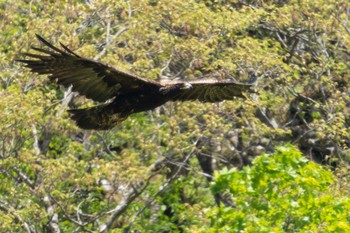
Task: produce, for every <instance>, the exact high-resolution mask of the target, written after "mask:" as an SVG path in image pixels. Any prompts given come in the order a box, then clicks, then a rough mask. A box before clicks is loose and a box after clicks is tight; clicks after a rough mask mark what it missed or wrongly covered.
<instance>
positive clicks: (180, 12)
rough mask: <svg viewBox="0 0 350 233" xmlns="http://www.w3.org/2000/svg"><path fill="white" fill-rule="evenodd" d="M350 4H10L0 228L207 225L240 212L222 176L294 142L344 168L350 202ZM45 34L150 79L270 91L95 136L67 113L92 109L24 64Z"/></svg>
mask: <svg viewBox="0 0 350 233" xmlns="http://www.w3.org/2000/svg"><path fill="white" fill-rule="evenodd" d="M348 9H349V1H346V0H341V1H319V0H299V1H295V0H290V1H236V0H221V1H209V0H207V1H194V0H191V1H184V0H173V1H158V0H128V1H125V0H114V1H106V0H95V1H76V0H71V1H49V2H47V1H41V0H36V1H14V0H6V1H5V0H0V29H1V31H2V34H1V36H0V67H1V69H0V97H1V100H0V119H1V120H0V177H1V183H0V218H1V219H2V224H1V226H0V231H1V232H10V231H12V232H23V231H26V232H45V231H46V232H74V231H75V232H79V231H80V232H82V231H95V232H96V231H100V232H107V231H111V232H113V231H114V232H120V231H123V230H125V231H152V230H154V229H155V230H159V232H166V231H173V232H176V231H179V232H180V231H186V230H188V229H201V227H203V225H209V224H210V221H209V220H210V219H208V218H207V216H206V212H208V211H209V212H210V209H212V208H214V207H215V206H217V205H220V206H221V205H225V206H227V208H229V209H230V211H232V209H231V204H232V203H231V202H230V201H231V199H232V196H231V197H230V195H227V194H226V191H221V192H216V193H214V194H212V193H211V192H210V188H209V182H211V181H212V179H213V173H214V171H216V170H221V169H224V168H227V169H228V171H230V169H231V168H232V167H237V168H239V169H242V168H243V167H245V166H247V165H249V164H251V161H252V160H253V159H254V158H255V157H256V156H259V155H260V154H262V153H273V152H274V150H275V147H276V146H278V145H281V144H285V143H286V142H290V143H291V144H293V145H295V146H296V147H297V148H298V149H300V150H301V152H302V153H303V154H304V155H305V157H307V158H308V159H310V160H314V161H317V162H319V163H323V164H330V165H332V166H333V169H334V170H335V175H336V176H337V177H339V179H335V178H332V179H331V180H333V186H336V187H339V191H337V192H338V193H339V197H341V196H342V195H344V196H345V195H347V192H346V190H347V187H348V184H349V180H348V178H347V176H346V174H347V173H348V161H349V145H350V140H349V138H350V135H349V131H348V130H347V129H348V128H349V125H350V118H349V115H350V114H349V106H350V97H349V81H348V80H349V70H350V69H349V65H350V64H349V61H350V55H349V52H348V51H349V50H350V49H349V46H350V28H349V13H348V12H349V11H348ZM35 33H37V34H40V35H42V36H43V37H45V38H47V39H48V40H49V41H51V42H52V43H54V44H58V42H59V41H60V42H62V43H64V44H66V45H67V46H69V47H70V48H72V49H73V50H74V51H75V52H77V53H79V54H81V55H83V56H86V57H91V58H95V59H98V60H101V61H103V62H106V63H110V64H112V65H114V66H116V67H119V68H121V69H124V70H128V71H131V72H133V73H135V74H138V75H141V76H144V77H147V78H150V79H156V78H160V77H163V78H164V76H166V77H168V78H182V79H194V78H206V77H216V78H235V79H236V80H238V81H241V82H248V81H249V80H251V78H252V77H254V76H255V77H257V81H256V83H255V89H256V91H257V92H258V93H257V94H252V95H250V96H248V99H247V100H245V101H242V100H235V101H226V102H223V103H220V104H200V103H197V102H193V103H181V104H177V103H169V104H167V105H165V106H163V107H160V108H158V109H157V110H156V111H153V112H147V113H140V114H135V115H133V116H131V117H130V118H129V119H127V120H126V121H125V122H123V124H121V125H120V126H118V127H116V128H115V129H113V130H110V131H107V132H96V131H82V130H80V129H78V128H77V127H76V126H75V125H74V123H73V122H72V121H70V120H69V116H68V114H67V113H66V112H65V110H66V109H67V108H68V107H80V106H89V105H91V102H89V100H86V99H84V98H82V97H77V96H76V94H75V93H71V92H70V90H65V89H61V88H57V86H56V85H55V84H53V83H51V82H49V81H48V80H47V78H46V77H42V76H38V75H36V74H32V73H29V71H28V70H27V69H24V68H23V67H22V66H21V65H20V64H18V63H16V62H15V59H17V58H22V57H21V56H22V55H21V53H22V52H27V51H28V50H29V49H30V46H33V45H34V46H38V42H36V41H34V40H33V38H35V35H34V34H35ZM245 169H248V168H245ZM309 175H310V177H313V175H312V174H309ZM284 177H285V178H286V179H287V177H288V176H284ZM265 179H267V178H265ZM287 181H288V180H286V181H285V183H288V182H287ZM281 182H282V183H283V181H281ZM318 182H321V181H318ZM322 182H323V181H322ZM322 182H321V183H322ZM325 182H326V181H325ZM285 183H284V184H285ZM327 184H329V183H327V182H326V183H322V187H323V188H322V190H319V193H322V192H327V190H326V185H327ZM281 188H282V187H281ZM341 194H342V195H341ZM286 195H287V194H286ZM291 197H292V196H291ZM320 198H321V197H320V195H318V194H317V193H316V194H314V195H313V196H312V195H311V196H310V200H311V199H312V200H319V201H320V200H321V199H320ZM279 200H280V201H284V200H281V199H279ZM288 201H290V200H285V202H283V203H286V204H285V205H286V208H287V207H288V203H289V202H288ZM329 203H332V199H330V202H329ZM272 204H274V207H275V208H277V207H278V206H280V205H282V203H276V202H274V201H272ZM299 205H301V204H299ZM330 205H331V204H330ZM345 206H346V205H345ZM220 208H223V207H222V206H221V207H220ZM220 208H219V209H213V211H221V209H220ZM293 208H297V207H293ZM300 208H301V207H300ZM344 208H345V207H344ZM253 210H254V209H252V211H253ZM246 211H248V210H247V209H246ZM276 211H277V210H276ZM330 212H331V211H330ZM213 213H214V212H213ZM245 213H248V212H245ZM339 213H340V214H339V215H340V218H343V217H342V216H343V215H342V214H343V212H341V211H339ZM230 216H231V215H230ZM222 217H225V216H224V214H222ZM276 219H277V217H276ZM319 219H321V218H319ZM294 220H295V219H294ZM220 221H221V222H225V221H226V222H229V221H228V220H225V219H224V218H223V219H218V223H217V224H219V222H220ZM281 221H282V220H281ZM310 221H313V220H310ZM329 221H331V219H330V220H329ZM326 222H327V221H326ZM229 223H230V222H229ZM327 223H329V222H327ZM279 224H281V225H282V223H279ZM294 224H296V223H294ZM300 224H301V223H300ZM209 226H211V227H212V228H213V229H216V227H217V226H218V225H216V223H211V225H209ZM286 226H287V225H286ZM315 227H316V226H315ZM327 227H328V225H327V226H326V225H325V226H324V229H327ZM344 229H346V228H344Z"/></svg>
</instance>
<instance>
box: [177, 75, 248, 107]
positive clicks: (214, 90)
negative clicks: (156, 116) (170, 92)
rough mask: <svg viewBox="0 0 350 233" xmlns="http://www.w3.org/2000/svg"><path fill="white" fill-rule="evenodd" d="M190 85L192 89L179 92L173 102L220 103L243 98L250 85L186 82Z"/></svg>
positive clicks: (208, 81)
mask: <svg viewBox="0 0 350 233" xmlns="http://www.w3.org/2000/svg"><path fill="white" fill-rule="evenodd" d="M180 82H184V81H173V82H172V83H173V84H175V83H180ZM187 83H189V84H191V85H192V89H186V90H182V91H181V92H179V94H178V95H177V96H175V97H174V98H173V99H172V100H173V101H187V100H199V101H201V102H211V103H214V102H220V101H223V100H232V99H233V97H241V98H244V95H243V93H244V92H246V91H250V92H253V91H252V90H251V87H252V84H243V83H238V82H236V81H234V80H231V79H226V80H216V79H202V80H201V79H199V80H194V81H188V82H187Z"/></svg>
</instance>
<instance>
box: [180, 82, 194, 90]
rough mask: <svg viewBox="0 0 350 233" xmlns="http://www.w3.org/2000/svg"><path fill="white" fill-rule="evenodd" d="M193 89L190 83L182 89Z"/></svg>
mask: <svg viewBox="0 0 350 233" xmlns="http://www.w3.org/2000/svg"><path fill="white" fill-rule="evenodd" d="M192 88H193V86H192V85H191V84H190V83H185V84H184V86H183V87H182V88H181V89H183V90H188V89H192Z"/></svg>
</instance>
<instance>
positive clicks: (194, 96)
mask: <svg viewBox="0 0 350 233" xmlns="http://www.w3.org/2000/svg"><path fill="white" fill-rule="evenodd" d="M36 36H37V38H38V40H39V41H40V42H42V43H43V44H44V45H46V46H48V47H49V48H50V49H49V50H47V49H42V48H36V47H32V49H33V50H36V51H37V52H39V53H38V54H32V53H24V55H25V56H27V57H29V58H30V59H26V60H17V61H19V62H23V63H25V64H26V67H28V68H30V69H31V71H32V72H36V73H38V74H47V75H49V76H48V77H49V79H50V80H56V81H57V83H58V84H60V85H63V86H64V87H70V86H72V90H73V91H75V92H78V93H79V94H80V95H84V96H86V97H87V98H89V99H92V100H94V101H97V102H101V104H99V105H96V106H94V107H90V108H83V109H70V110H68V111H69V113H71V114H72V115H71V118H72V119H73V120H74V121H76V124H77V125H78V126H79V127H80V128H82V129H97V130H107V129H111V128H113V127H114V126H116V125H117V124H119V123H120V122H122V121H123V120H125V119H126V118H127V117H128V116H129V115H130V114H132V113H137V112H143V111H147V110H152V109H154V108H156V107H158V106H161V105H163V104H165V103H166V102H168V101H191V100H199V101H201V102H210V103H214V102H220V101H223V100H232V99H233V97H234V96H237V97H242V98H243V97H244V95H243V92H244V91H249V90H250V88H251V86H252V85H251V84H242V83H237V82H236V81H234V80H231V79H226V80H216V79H199V80H194V81H192V80H191V81H182V80H162V81H155V80H149V79H144V78H141V77H139V76H136V75H133V74H130V73H127V72H125V71H121V70H118V69H116V68H113V67H112V66H109V65H107V64H103V63H102V62H97V61H94V60H90V59H87V58H84V57H81V56H79V55H77V54H76V53H74V52H73V51H72V50H70V49H69V48H67V47H66V46H65V45H63V44H62V43H60V45H61V46H62V48H57V47H55V46H53V45H52V44H50V43H49V42H47V41H46V40H45V39H44V38H42V37H41V36H39V35H36Z"/></svg>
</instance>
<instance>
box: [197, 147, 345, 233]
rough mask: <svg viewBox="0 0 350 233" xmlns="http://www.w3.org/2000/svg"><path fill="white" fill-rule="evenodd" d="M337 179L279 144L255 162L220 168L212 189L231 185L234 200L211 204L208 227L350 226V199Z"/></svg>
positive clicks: (300, 228)
mask: <svg viewBox="0 0 350 233" xmlns="http://www.w3.org/2000/svg"><path fill="white" fill-rule="evenodd" d="M335 181H336V178H335V177H334V175H333V174H332V173H331V172H330V171H328V170H326V169H324V168H323V167H321V166H320V165H318V164H316V163H314V162H310V161H308V160H307V159H306V158H305V157H303V156H302V154H301V153H300V152H299V151H297V150H296V149H295V148H294V147H292V146H291V145H286V146H281V147H278V148H277V150H276V152H275V153H274V154H273V155H267V154H264V155H262V156H260V157H258V158H257V159H256V160H254V162H253V164H252V166H251V167H245V168H244V169H242V170H240V171H239V170H237V169H230V170H227V169H224V170H221V171H220V172H218V173H217V174H216V176H215V179H214V184H213V186H212V188H213V191H214V192H218V191H225V190H227V191H228V193H229V194H230V196H231V198H232V201H233V205H232V206H230V207H228V206H220V207H217V208H215V209H212V210H210V211H209V213H208V216H209V218H210V219H211V228H210V230H208V229H205V230H204V232H223V231H224V232H227V231H231V232H241V231H242V232H348V231H349V230H350V221H349V218H348V212H349V209H350V199H349V198H348V197H345V196H342V193H340V192H339V190H337V189H336V188H335V187H334V186H333V185H334V182H335Z"/></svg>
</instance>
